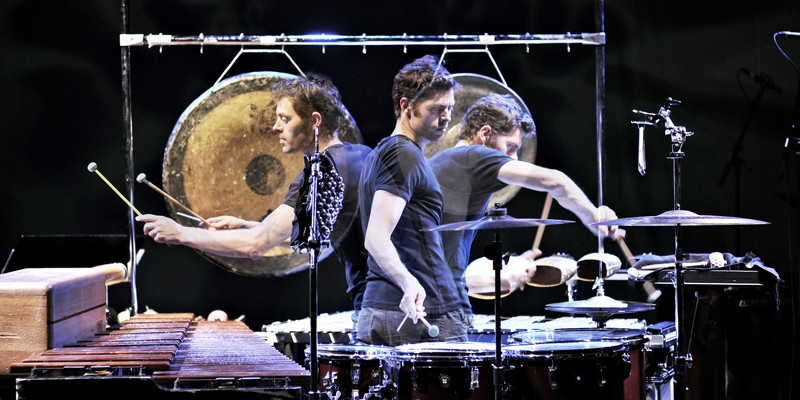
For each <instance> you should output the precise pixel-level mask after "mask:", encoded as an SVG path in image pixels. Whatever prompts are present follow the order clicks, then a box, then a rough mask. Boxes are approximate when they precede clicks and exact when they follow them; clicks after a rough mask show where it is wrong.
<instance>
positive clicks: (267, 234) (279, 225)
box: [136, 204, 294, 258]
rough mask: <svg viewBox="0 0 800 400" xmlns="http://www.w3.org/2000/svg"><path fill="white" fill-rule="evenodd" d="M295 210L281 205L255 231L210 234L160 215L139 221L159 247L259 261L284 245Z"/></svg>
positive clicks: (230, 231)
mask: <svg viewBox="0 0 800 400" xmlns="http://www.w3.org/2000/svg"><path fill="white" fill-rule="evenodd" d="M293 219H294V209H293V208H292V207H289V206H287V205H285V204H281V205H280V206H279V207H278V208H277V209H276V210H275V211H273V212H272V213H270V214H269V215H268V216H267V217H266V218H264V220H263V221H261V222H260V223H257V224H255V226H253V227H252V228H245V229H224V230H207V229H201V228H194V227H188V226H183V225H180V224H178V223H177V222H175V221H173V220H172V219H170V218H167V217H163V216H158V215H150V214H146V215H142V216H139V217H136V220H137V221H139V222H144V223H145V225H144V233H145V234H146V235H149V236H150V237H152V238H153V239H154V240H155V241H156V242H158V243H166V244H180V245H184V246H188V247H191V248H194V249H197V250H200V251H205V252H209V253H214V254H218V255H222V256H227V257H239V258H258V257H260V256H262V255H264V253H266V252H267V251H268V250H270V249H272V248H274V247H275V246H278V245H280V244H282V243H284V242H285V241H286V240H287V239H289V237H290V236H291V234H292V220H293Z"/></svg>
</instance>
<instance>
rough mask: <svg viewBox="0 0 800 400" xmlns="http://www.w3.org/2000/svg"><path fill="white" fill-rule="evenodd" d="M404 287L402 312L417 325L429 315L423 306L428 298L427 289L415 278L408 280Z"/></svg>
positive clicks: (401, 304)
mask: <svg viewBox="0 0 800 400" xmlns="http://www.w3.org/2000/svg"><path fill="white" fill-rule="evenodd" d="M402 287H403V298H402V299H401V300H400V310H401V311H403V312H404V313H405V314H406V315H407V316H408V317H409V318H411V321H413V322H414V323H415V324H416V323H417V320H419V318H420V317H424V316H426V315H428V313H426V312H425V306H424V305H423V302H424V301H425V297H426V293H425V288H423V287H422V285H420V283H419V281H418V280H417V279H416V278H413V277H411V278H410V279H408V280H407V282H406V283H405V284H404V285H402Z"/></svg>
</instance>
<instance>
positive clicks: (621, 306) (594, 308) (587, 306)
mask: <svg viewBox="0 0 800 400" xmlns="http://www.w3.org/2000/svg"><path fill="white" fill-rule="evenodd" d="M655 308H656V305H655V304H653V303H637V302H630V301H620V300H614V299H612V298H611V297H608V296H594V297H592V298H589V299H586V300H579V301H565V302H561V303H551V304H548V305H546V306H545V307H544V309H545V310H547V311H555V312H562V313H569V314H585V315H588V316H590V317H592V320H594V321H604V320H607V319H608V318H609V317H611V315H613V314H632V313H637V312H643V311H650V310H654V309H655Z"/></svg>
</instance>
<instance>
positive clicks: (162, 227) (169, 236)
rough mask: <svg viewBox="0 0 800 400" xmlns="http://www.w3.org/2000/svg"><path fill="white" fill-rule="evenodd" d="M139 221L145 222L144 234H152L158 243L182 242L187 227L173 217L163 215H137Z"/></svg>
mask: <svg viewBox="0 0 800 400" xmlns="http://www.w3.org/2000/svg"><path fill="white" fill-rule="evenodd" d="M136 220H137V221H139V222H144V223H145V224H144V228H143V229H144V234H145V235H148V236H150V237H151V238H153V240H155V241H156V242H157V243H166V244H180V243H181V236H182V234H183V229H185V227H184V226H183V225H181V224H179V223H177V222H175V221H174V220H172V219H171V218H167V217H164V216H161V215H152V214H144V215H140V216H138V217H136Z"/></svg>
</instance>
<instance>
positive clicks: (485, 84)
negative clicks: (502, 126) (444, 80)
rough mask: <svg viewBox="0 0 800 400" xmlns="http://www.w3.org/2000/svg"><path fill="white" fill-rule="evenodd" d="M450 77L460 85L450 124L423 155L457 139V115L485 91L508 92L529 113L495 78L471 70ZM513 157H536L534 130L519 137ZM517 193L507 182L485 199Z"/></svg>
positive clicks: (505, 198)
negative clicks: (443, 135) (518, 146)
mask: <svg viewBox="0 0 800 400" xmlns="http://www.w3.org/2000/svg"><path fill="white" fill-rule="evenodd" d="M452 77H453V78H454V79H455V80H456V81H457V82H458V83H460V84H461V88H459V89H458V90H457V91H456V93H455V98H456V105H455V107H453V113H452V120H451V122H452V123H451V124H450V126H449V127H448V128H447V133H446V134H445V137H443V138H442V140H440V141H438V142H431V143H428V144H427V145H426V146H425V156H426V157H428V158H431V157H433V155H434V154H436V153H438V152H439V151H441V150H443V149H448V148H450V147H453V146H455V144H456V142H458V135H459V133H461V118H462V117H463V116H464V114H466V113H467V109H469V107H470V106H471V105H472V104H474V103H475V102H476V101H478V99H480V98H481V97H483V96H486V95H487V94H490V93H497V94H501V95H506V94H508V95H511V96H512V97H513V98H514V99H515V100H516V101H517V102H518V103H519V105H520V106H521V107H522V110H523V111H525V112H527V113H528V114H530V110H529V109H528V106H527V105H525V102H524V101H522V99H521V98H520V97H519V95H517V94H516V93H515V92H514V91H513V90H511V88H509V87H508V86H506V85H504V84H503V83H501V82H499V81H497V80H495V79H492V78H489V77H486V76H483V75H478V74H471V73H459V74H452ZM517 156H518V157H519V160H520V161H527V162H531V163H532V162H534V160H535V158H536V133H535V132H534V133H533V134H532V135H531V137H523V139H522V144H521V145H520V148H519V151H518V152H517ZM517 192H519V186H516V185H508V186H506V187H505V188H503V189H500V190H498V191H497V192H495V193H494V194H493V195H492V198H491V199H490V200H489V204H490V205H491V206H492V207H493V206H494V205H495V204H496V203H500V205H503V204H505V203H506V202H508V201H509V200H511V199H512V198H513V197H514V196H515V195H516V194H517Z"/></svg>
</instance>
